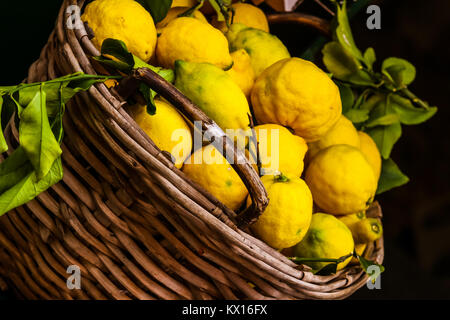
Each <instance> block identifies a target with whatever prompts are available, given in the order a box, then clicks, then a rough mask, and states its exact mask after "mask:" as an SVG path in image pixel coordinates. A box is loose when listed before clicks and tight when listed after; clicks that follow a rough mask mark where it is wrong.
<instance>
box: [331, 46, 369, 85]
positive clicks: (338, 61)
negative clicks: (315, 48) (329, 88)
mask: <svg viewBox="0 0 450 320" xmlns="http://www.w3.org/2000/svg"><path fill="white" fill-rule="evenodd" d="M322 53H323V63H324V64H325V66H326V67H327V69H328V71H329V72H331V73H332V74H333V76H334V77H335V78H337V79H339V80H342V81H346V82H350V83H352V84H355V85H360V86H375V83H374V81H373V80H372V78H371V77H370V75H369V74H368V73H367V72H365V71H363V70H362V68H361V66H360V65H359V64H358V61H357V60H356V59H355V58H354V57H353V56H352V55H351V54H350V53H349V52H348V51H347V50H345V49H344V47H343V46H342V45H341V44H340V43H338V42H335V41H333V42H329V43H327V44H326V45H325V46H324V48H323V49H322Z"/></svg>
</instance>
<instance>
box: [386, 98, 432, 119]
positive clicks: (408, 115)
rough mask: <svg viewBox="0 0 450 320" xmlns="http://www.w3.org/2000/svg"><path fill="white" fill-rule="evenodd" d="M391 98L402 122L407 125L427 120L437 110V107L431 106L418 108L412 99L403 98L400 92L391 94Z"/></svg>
mask: <svg viewBox="0 0 450 320" xmlns="http://www.w3.org/2000/svg"><path fill="white" fill-rule="evenodd" d="M390 100H391V105H392V107H393V109H394V110H395V112H396V113H397V115H398V117H399V119H400V122H401V123H403V124H406V125H416V124H420V123H422V122H425V121H427V120H428V119H430V118H431V117H432V116H434V115H435V114H436V112H437V108H436V107H430V108H428V109H423V108H416V107H414V105H413V104H412V102H411V100H409V99H406V98H403V97H401V96H400V95H398V94H391V99H390Z"/></svg>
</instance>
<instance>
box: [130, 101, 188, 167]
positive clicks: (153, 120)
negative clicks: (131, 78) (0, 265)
mask: <svg viewBox="0 0 450 320" xmlns="http://www.w3.org/2000/svg"><path fill="white" fill-rule="evenodd" d="M155 105H156V113H155V114H154V115H150V114H148V113H147V108H146V106H140V105H134V106H131V107H129V111H130V114H131V116H132V117H133V119H134V120H135V121H136V123H137V124H138V125H139V126H140V127H141V128H142V130H144V132H145V133H146V134H147V135H148V136H149V137H150V138H151V139H152V140H153V142H154V143H155V144H156V146H157V147H158V148H159V149H160V150H163V151H167V152H169V153H170V154H171V155H172V157H173V159H174V163H175V166H176V167H177V168H181V167H182V166H183V162H184V160H186V158H187V157H188V156H189V155H190V153H191V150H192V135H191V130H190V128H189V126H188V124H187V123H186V121H185V120H184V118H183V116H182V115H181V114H180V113H179V112H178V111H177V110H176V109H175V107H173V106H172V105H170V104H169V103H167V102H165V101H163V100H159V99H155Z"/></svg>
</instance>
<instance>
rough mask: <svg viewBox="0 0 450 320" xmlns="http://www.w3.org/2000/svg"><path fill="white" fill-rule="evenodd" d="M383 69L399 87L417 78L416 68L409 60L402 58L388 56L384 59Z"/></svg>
mask: <svg viewBox="0 0 450 320" xmlns="http://www.w3.org/2000/svg"><path fill="white" fill-rule="evenodd" d="M381 71H382V72H383V74H385V75H388V76H389V77H390V78H391V79H392V80H393V82H394V83H395V84H396V85H397V86H399V87H400V86H406V85H409V84H410V83H412V82H413V81H414V79H415V78H416V68H415V67H414V66H413V65H412V64H411V63H410V62H409V61H407V60H405V59H401V58H395V57H391V58H387V59H386V60H384V61H383V64H382V66H381Z"/></svg>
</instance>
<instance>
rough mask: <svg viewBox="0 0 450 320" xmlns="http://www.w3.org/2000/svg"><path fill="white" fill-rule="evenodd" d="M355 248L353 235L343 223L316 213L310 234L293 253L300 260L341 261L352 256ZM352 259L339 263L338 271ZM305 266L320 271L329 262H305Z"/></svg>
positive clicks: (326, 215)
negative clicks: (340, 259)
mask: <svg viewBox="0 0 450 320" xmlns="http://www.w3.org/2000/svg"><path fill="white" fill-rule="evenodd" d="M354 246H355V244H354V242H353V238H352V233H351V232H350V230H349V229H348V228H347V226H346V225H345V224H344V223H343V222H341V221H339V220H338V219H336V217H334V216H332V215H330V214H325V213H315V214H313V215H312V219H311V226H310V227H309V230H308V233H307V234H306V236H305V237H304V238H303V240H302V241H300V243H299V244H297V245H296V246H295V247H294V249H293V251H294V255H295V256H296V257H299V258H311V259H339V258H341V257H344V256H346V255H348V254H352V253H353V249H354ZM351 259H352V258H351V257H349V258H348V259H346V260H345V261H343V262H341V263H339V264H338V266H337V270H341V269H343V268H344V267H345V266H346V265H347V264H348V263H349V262H350V260H351ZM305 264H306V265H308V266H310V267H311V268H313V269H315V270H318V269H321V268H323V267H325V266H326V265H327V264H329V262H305Z"/></svg>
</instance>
